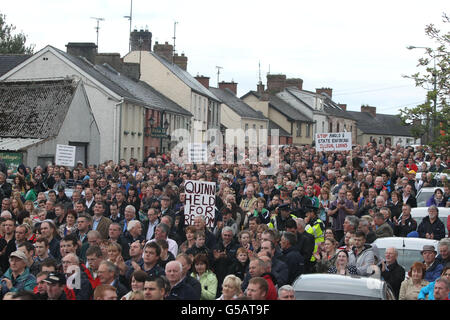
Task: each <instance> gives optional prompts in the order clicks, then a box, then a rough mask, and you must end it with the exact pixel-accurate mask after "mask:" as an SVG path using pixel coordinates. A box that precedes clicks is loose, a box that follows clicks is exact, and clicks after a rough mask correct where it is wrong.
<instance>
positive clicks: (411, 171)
mask: <svg viewBox="0 0 450 320" xmlns="http://www.w3.org/2000/svg"><path fill="white" fill-rule="evenodd" d="M408 173H414V174H416V172H415V171H414V170H409V171H408Z"/></svg>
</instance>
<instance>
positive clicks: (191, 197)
mask: <svg viewBox="0 0 450 320" xmlns="http://www.w3.org/2000/svg"><path fill="white" fill-rule="evenodd" d="M184 191H185V194H186V204H185V206H184V222H185V225H193V224H194V218H195V216H198V215H201V216H204V217H205V219H206V225H207V226H208V227H213V226H214V216H215V208H216V183H215V182H206V181H194V180H186V182H185V183H184Z"/></svg>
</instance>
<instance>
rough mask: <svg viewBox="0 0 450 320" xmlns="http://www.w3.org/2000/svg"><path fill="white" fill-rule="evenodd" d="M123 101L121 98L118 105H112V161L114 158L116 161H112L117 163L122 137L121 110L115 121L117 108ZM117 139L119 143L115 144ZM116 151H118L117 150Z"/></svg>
mask: <svg viewBox="0 0 450 320" xmlns="http://www.w3.org/2000/svg"><path fill="white" fill-rule="evenodd" d="M123 102H124V100H123V98H122V99H121V100H120V101H119V103H116V104H115V105H114V122H113V123H114V129H113V131H114V137H113V160H114V158H115V157H117V158H116V160H114V161H115V162H117V163H118V162H119V160H120V144H121V140H122V139H121V137H122V135H121V134H120V133H121V132H122V108H120V110H119V119H117V107H120V106H121V105H122V104H123ZM117 120H118V121H119V131H118V132H117ZM117 139H118V140H119V142H118V143H117ZM117 149H118V150H117Z"/></svg>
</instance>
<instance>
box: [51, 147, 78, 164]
mask: <svg viewBox="0 0 450 320" xmlns="http://www.w3.org/2000/svg"><path fill="white" fill-rule="evenodd" d="M75 150H76V147H75V146H66V145H63V144H57V145H56V155H55V164H56V165H57V166H67V167H74V166H75Z"/></svg>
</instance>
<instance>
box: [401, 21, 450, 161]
mask: <svg viewBox="0 0 450 320" xmlns="http://www.w3.org/2000/svg"><path fill="white" fill-rule="evenodd" d="M442 18H443V22H444V26H445V27H448V25H449V23H450V18H449V17H448V16H447V15H446V14H445V13H444V14H443V15H442ZM425 34H426V35H427V36H428V37H429V38H430V39H432V40H433V41H434V42H435V43H436V46H435V47H434V48H422V49H425V56H424V57H422V58H420V59H419V61H418V65H417V67H419V68H420V69H421V70H420V71H419V72H417V73H415V74H412V75H409V76H404V77H405V78H409V79H413V80H414V81H415V84H416V87H422V88H424V89H425V90H427V96H426V101H425V103H423V104H421V105H418V106H416V107H412V108H407V107H405V108H403V109H401V110H400V117H401V118H402V120H403V122H404V123H413V129H412V131H413V134H414V135H415V137H416V138H425V142H427V143H428V144H429V145H431V146H432V147H433V148H434V149H435V151H437V152H440V153H445V154H447V155H448V152H449V150H448V149H449V141H450V139H449V135H448V127H449V123H450V110H449V97H450V80H449V79H450V52H449V45H450V31H448V30H447V31H446V32H442V31H441V30H439V29H437V28H436V26H435V25H433V24H429V25H427V26H426V28H425ZM414 48H417V47H412V46H411V47H408V49H414ZM419 48H420V47H419Z"/></svg>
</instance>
